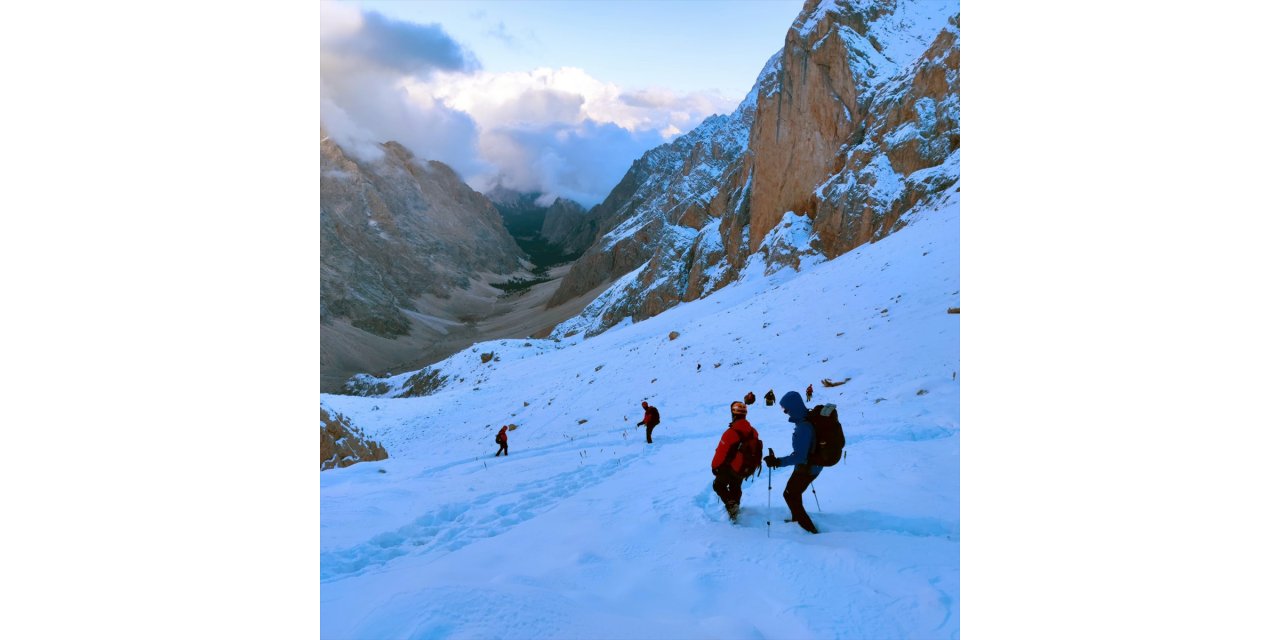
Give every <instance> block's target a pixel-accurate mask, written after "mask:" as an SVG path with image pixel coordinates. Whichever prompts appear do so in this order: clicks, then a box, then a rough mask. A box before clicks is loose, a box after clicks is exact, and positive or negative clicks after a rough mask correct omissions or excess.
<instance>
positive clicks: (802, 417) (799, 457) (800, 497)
mask: <svg viewBox="0 0 1280 640" xmlns="http://www.w3.org/2000/svg"><path fill="white" fill-rule="evenodd" d="M778 404H780V405H782V411H783V412H784V413H786V414H787V420H788V421H789V422H792V423H794V424H795V431H793V432H792V433H791V449H792V451H791V453H790V454H789V455H785V456H783V457H781V458H778V457H775V456H772V455H768V456H765V458H764V463H765V464H767V465H769V468H770V469H773V468H777V467H786V466H791V465H795V470H794V471H792V472H791V478H790V479H789V480H787V488H786V489H783V490H782V499H783V500H784V501H786V503H787V507H788V508H789V509H791V519H792V520H794V521H795V522H796V523H797V524H799V525H800V527H801V528H802V529H804V530H805V531H808V532H809V533H817V532H818V528H817V527H815V526H814V525H813V520H810V519H809V514H808V513H806V512H805V510H804V490H805V489H808V488H809V485H810V484H812V483H813V480H814V478H817V477H818V474H819V473H821V472H822V467H820V466H818V465H810V464H808V462H809V448H810V447H811V446H812V445H813V425H812V424H810V423H809V420H808V419H807V417H806V416H808V415H809V408H808V407H806V406H804V401H803V400H801V399H800V393H799V392H797V391H788V392H786V393H785V394H783V396H782V399H781V400H779V401H778Z"/></svg>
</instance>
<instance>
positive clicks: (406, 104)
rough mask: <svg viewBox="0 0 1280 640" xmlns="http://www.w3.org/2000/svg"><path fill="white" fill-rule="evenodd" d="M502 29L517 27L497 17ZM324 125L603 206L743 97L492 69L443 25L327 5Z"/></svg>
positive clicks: (348, 144) (577, 74)
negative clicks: (642, 163) (669, 147)
mask: <svg viewBox="0 0 1280 640" xmlns="http://www.w3.org/2000/svg"><path fill="white" fill-rule="evenodd" d="M499 25H500V27H501V30H500V32H499V34H490V35H500V34H508V35H509V32H507V31H506V27H505V25H503V24H501V23H499ZM320 54H321V55H320V77H321V82H320V85H321V87H320V88H321V102H320V110H321V122H322V123H323V124H324V126H325V127H326V129H327V131H328V133H329V135H330V137H332V138H333V139H334V141H336V142H337V143H338V144H339V145H341V146H342V147H343V148H344V149H347V150H348V151H349V152H351V153H354V154H356V155H357V156H358V157H361V158H363V159H366V160H369V159H374V158H377V157H380V155H381V151H380V149H379V148H378V146H377V143H379V142H384V141H387V140H395V141H397V142H399V143H401V144H403V145H404V146H405V147H407V148H409V149H410V150H411V151H413V153H414V154H415V155H416V156H418V157H420V158H423V159H431V160H439V161H442V162H444V163H446V164H448V165H450V166H452V167H453V168H454V169H455V170H456V171H457V172H458V173H459V174H460V175H462V176H463V178H464V179H465V180H466V181H467V182H468V184H470V185H471V186H472V187H473V188H476V189H478V190H481V191H484V190H487V189H488V188H491V187H493V186H496V185H498V184H502V185H504V186H507V187H508V188H513V189H517V190H520V191H538V192H542V193H544V194H549V195H551V196H560V197H565V198H570V199H573V200H577V201H578V202H580V203H582V204H584V205H587V206H590V205H592V204H595V203H598V202H600V201H601V200H603V199H604V197H605V196H606V195H608V193H609V191H610V190H611V189H612V188H613V187H614V186H615V185H616V184H617V183H618V181H619V180H621V179H622V176H623V175H624V174H625V173H626V171H627V168H628V167H629V166H630V165H631V163H632V161H634V160H635V159H637V158H638V157H640V155H642V154H643V153H644V152H645V151H647V150H649V149H651V148H653V147H655V146H657V145H659V144H662V143H663V142H665V141H668V140H670V139H671V138H673V137H674V136H676V135H679V134H681V133H685V132H687V131H689V130H690V129H692V128H693V127H695V126H697V125H698V124H699V123H700V122H701V121H702V120H703V119H705V118H706V117H707V116H709V115H712V114H714V113H727V112H729V111H731V110H732V109H733V108H734V107H735V106H736V103H735V102H731V101H729V100H726V99H724V98H722V97H720V96H719V94H717V93H713V92H700V93H688V94H678V93H675V92H672V91H668V90H665V89H661V88H650V89H645V90H640V91H624V90H623V89H622V88H621V87H619V86H618V85H615V84H613V83H609V82H603V81H601V80H598V79H596V78H593V77H591V76H590V75H589V74H587V73H586V72H585V71H584V70H582V69H577V68H571V67H565V68H560V69H549V68H539V69H534V70H532V71H524V72H508V73H492V72H487V71H483V70H482V69H481V68H480V65H479V63H478V62H477V60H476V57H475V55H474V54H472V53H471V52H470V51H469V50H468V49H467V48H466V47H464V46H463V45H462V44H461V43H459V42H457V41H455V40H454V39H453V38H451V37H450V36H449V35H448V34H447V33H446V32H445V30H444V29H443V28H442V27H441V26H440V25H436V24H431V25H420V24H413V23H407V22H400V21H396V20H392V19H389V18H386V17H384V16H382V15H380V14H378V13H376V12H372V11H361V10H359V9H356V8H353V7H350V6H347V5H335V4H330V3H325V4H322V5H321V29H320Z"/></svg>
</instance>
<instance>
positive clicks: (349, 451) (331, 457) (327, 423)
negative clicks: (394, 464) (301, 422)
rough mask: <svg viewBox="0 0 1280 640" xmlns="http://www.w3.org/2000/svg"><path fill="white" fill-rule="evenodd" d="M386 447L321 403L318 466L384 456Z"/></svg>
mask: <svg viewBox="0 0 1280 640" xmlns="http://www.w3.org/2000/svg"><path fill="white" fill-rule="evenodd" d="M386 459H387V450H386V449H383V448H382V445H380V444H378V443H377V442H374V441H373V440H371V439H369V438H368V437H366V436H365V435H364V432H363V431H361V430H360V428H359V427H356V426H354V425H352V424H351V420H350V419H348V418H347V417H346V416H344V415H342V414H341V413H338V412H337V411H334V412H332V413H330V411H329V410H328V409H326V408H325V407H323V406H321V407H320V470H321V471H324V470H326V469H333V468H335V467H349V466H351V465H353V464H355V463H357V462H369V461H372V460H386Z"/></svg>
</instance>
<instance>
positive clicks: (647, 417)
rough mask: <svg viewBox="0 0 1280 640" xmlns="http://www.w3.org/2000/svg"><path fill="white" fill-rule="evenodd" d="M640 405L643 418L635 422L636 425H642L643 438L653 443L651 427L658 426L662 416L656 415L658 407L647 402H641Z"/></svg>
mask: <svg viewBox="0 0 1280 640" xmlns="http://www.w3.org/2000/svg"><path fill="white" fill-rule="evenodd" d="M640 406H642V407H644V420H641V421H640V422H637V423H636V426H637V427H638V426H640V425H644V427H645V429H644V439H645V441H646V442H648V443H649V444H653V428H654V427H656V426H658V423H659V422H661V421H662V417H661V416H659V415H658V408H657V407H655V406H653V405H651V404H649V403H648V402H641V403H640Z"/></svg>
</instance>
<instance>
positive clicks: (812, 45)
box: [551, 0, 960, 335]
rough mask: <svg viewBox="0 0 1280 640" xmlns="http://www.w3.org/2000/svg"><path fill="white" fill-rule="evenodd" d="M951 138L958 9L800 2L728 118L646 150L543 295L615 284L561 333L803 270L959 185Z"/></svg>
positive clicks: (890, 1) (955, 129)
mask: <svg viewBox="0 0 1280 640" xmlns="http://www.w3.org/2000/svg"><path fill="white" fill-rule="evenodd" d="M717 145H719V146H717ZM959 145H960V138H959V3H958V2H954V1H940V2H939V1H932V0H915V1H913V0H809V2H806V4H805V6H804V9H803V10H802V11H801V12H800V14H799V15H798V16H797V17H796V19H795V20H794V21H793V23H792V24H791V26H790V28H789V29H788V30H787V32H786V34H785V37H784V42H783V47H782V49H781V50H780V51H779V52H778V53H777V54H776V55H774V56H773V57H772V58H771V59H770V60H769V61H768V62H767V63H766V64H765V65H764V67H763V69H762V70H761V72H760V75H759V77H758V78H757V82H756V84H755V86H754V87H753V88H752V90H751V92H750V93H749V94H748V95H747V96H746V98H745V99H744V100H743V102H742V104H741V105H740V106H739V107H738V109H737V110H736V111H735V112H734V113H733V114H731V115H729V116H713V117H712V118H708V119H707V120H706V121H704V122H703V123H702V125H700V126H699V127H698V128H696V129H694V130H693V131H691V132H689V133H688V134H686V135H685V136H681V137H680V138H677V139H675V140H673V141H672V142H670V143H668V144H666V145H662V146H660V147H656V148H654V149H652V150H650V151H649V152H647V153H645V154H644V156H643V157H641V158H640V160H637V161H636V163H634V164H633V165H632V168H631V170H630V171H629V172H628V173H627V175H626V176H625V177H624V179H623V180H622V182H620V183H619V185H618V186H617V187H615V189H614V191H613V192H612V193H610V196H609V198H608V199H606V201H605V203H603V204H602V205H601V208H603V209H604V211H603V212H602V215H601V220H602V222H603V224H604V229H605V231H604V233H603V234H602V235H601V236H600V239H599V240H598V241H597V242H596V243H595V244H594V245H593V246H592V247H591V248H590V249H589V250H588V251H587V253H586V255H584V256H583V258H582V259H581V260H579V262H578V263H577V264H575V265H574V269H573V271H572V272H571V273H570V277H566V279H565V281H564V282H563V283H562V285H561V290H560V291H557V295H556V297H553V299H552V301H551V303H552V304H554V303H555V302H556V298H557V297H563V298H567V297H570V296H571V295H578V294H581V293H582V292H584V291H586V290H588V289H590V288H592V287H595V286H598V285H599V284H600V283H603V282H608V281H612V282H613V284H612V285H611V286H610V287H609V289H608V290H606V291H605V292H604V294H602V295H601V296H600V298H599V299H598V300H597V302H596V303H592V304H591V305H589V306H588V307H587V309H586V310H585V311H584V312H583V315H582V316H581V317H579V318H577V319H575V320H574V321H572V322H566V323H565V324H564V325H562V327H561V328H559V329H557V335H568V334H569V333H571V332H576V331H586V332H587V333H588V334H592V333H597V332H599V331H603V330H605V329H607V328H608V327H610V326H613V325H614V324H616V323H618V322H622V321H624V320H628V319H630V320H633V321H639V320H642V319H644V318H647V317H650V316H652V315H656V314H657V313H660V312H661V311H663V310H665V309H667V308H670V307H671V306H674V305H675V304H679V303H680V302H681V301H687V300H693V299H696V298H699V297H702V296H705V295H707V294H708V293H710V292H712V291H715V290H716V289H717V288H719V287H722V286H724V285H725V284H727V283H728V282H731V281H732V280H733V279H734V278H736V277H737V276H738V274H739V273H740V271H741V270H742V269H743V268H744V266H745V265H746V264H747V263H748V261H749V259H751V258H752V256H754V255H755V254H757V253H760V254H761V259H762V260H764V261H765V262H767V263H768V264H770V265H786V266H791V267H794V268H798V267H800V266H801V265H802V264H803V263H804V262H805V261H806V260H808V259H809V258H808V257H807V256H809V255H811V252H820V253H821V256H822V257H825V258H832V257H835V256H836V255H840V254H842V253H844V252H846V251H849V250H852V249H853V248H855V247H857V246H858V245H860V244H862V243H866V242H873V241H875V240H876V239H878V238H880V237H883V236H884V235H885V234H888V233H891V232H892V231H893V230H894V229H896V228H898V226H900V225H901V224H902V219H903V217H904V216H907V215H909V213H910V212H911V211H912V210H913V209H914V208H915V207H917V206H918V205H920V204H921V203H922V202H923V201H925V200H927V199H929V198H931V197H933V196H934V195H935V194H938V193H940V192H941V191H942V190H944V189H946V188H947V187H949V186H951V185H952V184H954V183H955V182H956V181H957V180H958V179H959ZM784 221H785V222H784ZM780 226H782V227H785V228H786V229H787V230H788V231H787V233H785V234H782V236H785V239H786V241H785V242H783V241H782V237H780V236H779V235H778V234H777V233H775V230H777V229H778V228H779V227H780ZM801 231H804V233H807V234H809V236H811V237H809V239H808V240H801V239H799V236H798V234H799V233H800V232H801ZM770 238H772V240H770ZM784 245H786V246H788V247H791V249H783V248H782V247H783V246H784ZM770 268H772V267H770Z"/></svg>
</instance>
